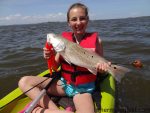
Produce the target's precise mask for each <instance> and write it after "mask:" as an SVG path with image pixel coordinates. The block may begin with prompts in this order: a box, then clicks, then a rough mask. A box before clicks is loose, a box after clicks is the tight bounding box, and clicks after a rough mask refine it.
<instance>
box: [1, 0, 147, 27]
mask: <svg viewBox="0 0 150 113" xmlns="http://www.w3.org/2000/svg"><path fill="white" fill-rule="evenodd" d="M75 2H81V3H84V4H85V5H87V6H88V8H89V15H90V19H91V20H95V19H115V18H128V17H139V16H150V0H0V25H12V24H30V23H40V22H53V21H66V12H67V10H68V8H69V6H70V5H71V4H73V3H75Z"/></svg>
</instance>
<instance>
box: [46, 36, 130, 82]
mask: <svg viewBox="0 0 150 113" xmlns="http://www.w3.org/2000/svg"><path fill="white" fill-rule="evenodd" d="M47 42H48V43H49V44H52V46H53V48H54V50H55V51H56V52H57V53H59V54H60V55H61V56H62V57H63V58H64V59H65V60H66V61H67V62H68V63H70V64H74V65H77V66H80V67H84V68H87V69H88V70H89V71H90V72H91V73H93V74H94V75H96V74H97V69H96V64H97V63H108V62H109V61H108V60H106V59H105V58H103V57H101V56H99V55H98V54H97V53H95V52H92V51H89V50H87V49H85V48H82V47H81V46H80V45H79V44H76V43H74V42H71V41H69V40H67V39H65V38H63V37H62V36H60V35H56V34H53V33H50V34H48V35H47ZM107 70H108V73H110V74H111V75H112V76H113V77H114V78H115V79H116V80H117V81H118V82H120V81H121V79H122V78H123V77H124V75H125V74H126V73H127V72H129V71H130V69H128V68H126V67H123V66H119V65H113V64H111V65H110V66H109V67H108V69H107Z"/></svg>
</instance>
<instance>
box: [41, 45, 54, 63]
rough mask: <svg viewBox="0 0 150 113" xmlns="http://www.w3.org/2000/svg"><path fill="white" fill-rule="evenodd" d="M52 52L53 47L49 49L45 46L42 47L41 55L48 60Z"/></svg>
mask: <svg viewBox="0 0 150 113" xmlns="http://www.w3.org/2000/svg"><path fill="white" fill-rule="evenodd" d="M54 54H55V52H54V50H53V48H52V50H49V49H47V48H45V47H44V48H43V56H44V58H45V59H46V60H48V59H49V58H50V57H51V56H52V55H54Z"/></svg>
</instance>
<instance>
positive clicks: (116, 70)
mask: <svg viewBox="0 0 150 113" xmlns="http://www.w3.org/2000/svg"><path fill="white" fill-rule="evenodd" d="M130 71H131V70H130V69H128V68H126V67H123V66H118V65H113V64H112V65H111V66H110V69H109V73H110V74H112V76H113V77H114V78H115V79H116V81H118V82H121V79H122V78H123V77H124V76H125V74H126V73H128V72H130Z"/></svg>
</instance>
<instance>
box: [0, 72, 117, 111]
mask: <svg viewBox="0 0 150 113" xmlns="http://www.w3.org/2000/svg"><path fill="white" fill-rule="evenodd" d="M48 74H49V70H46V71H44V72H42V73H41V74H39V75H38V76H46V75H48ZM99 85H100V89H101V91H100V92H98V94H99V95H98V96H99V97H101V98H100V99H99V98H98V99H99V100H96V102H94V104H95V108H96V109H97V111H96V112H97V113H114V107H115V81H114V79H113V77H112V76H111V75H110V74H109V75H108V76H107V77H106V78H105V79H104V80H103V81H102V82H101V83H100V84H99ZM30 101H31V100H30V99H29V98H28V97H27V96H26V95H25V94H24V93H23V92H22V91H21V90H20V89H19V88H16V89H15V90H13V91H12V92H10V93H9V94H8V95H6V96H5V97H3V98H2V99H1V100H0V113H18V112H19V111H21V110H22V109H23V108H24V107H25V106H26V105H27V104H28V103H29V102H30ZM97 102H98V103H99V104H100V108H99V106H98V104H97ZM59 107H60V109H62V108H64V107H63V106H61V105H60V106H59Z"/></svg>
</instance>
